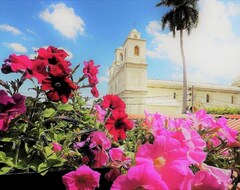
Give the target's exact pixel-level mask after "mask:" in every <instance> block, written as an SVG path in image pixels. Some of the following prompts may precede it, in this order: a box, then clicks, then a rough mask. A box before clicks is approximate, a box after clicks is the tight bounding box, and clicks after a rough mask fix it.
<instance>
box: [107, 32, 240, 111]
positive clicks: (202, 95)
mask: <svg viewBox="0 0 240 190" xmlns="http://www.w3.org/2000/svg"><path fill="white" fill-rule="evenodd" d="M147 66H148V65H147V63H146V40H144V39H142V38H141V36H140V33H139V32H138V31H137V30H136V29H133V30H132V31H131V32H130V34H129V36H128V37H127V39H126V40H125V42H124V43H123V45H122V46H121V47H119V48H117V49H116V50H115V60H114V61H113V63H112V65H111V67H110V68H109V73H110V78H109V82H108V93H110V94H117V95H119V96H120V97H121V98H122V99H123V100H124V102H125V103H126V107H127V109H126V111H127V113H128V114H143V113H144V110H147V111H149V112H151V113H155V112H159V113H163V114H173V115H174V114H180V113H181V110H182V82H178V81H166V80H158V79H156V80H150V79H148V78H147ZM188 86H189V91H188V100H187V101H188V108H189V109H191V107H192V106H194V107H197V108H209V107H233V108H234V107H240V77H239V78H238V79H236V80H235V81H234V82H233V83H232V85H228V86H224V85H208V84H195V83H194V84H191V83H188Z"/></svg>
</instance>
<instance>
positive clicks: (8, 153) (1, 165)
mask: <svg viewBox="0 0 240 190" xmlns="http://www.w3.org/2000/svg"><path fill="white" fill-rule="evenodd" d="M36 91H37V92H38V93H41V91H38V90H37V89H36ZM38 93H37V95H36V97H35V98H33V97H28V98H27V100H26V107H27V112H26V113H25V114H22V115H19V116H18V117H17V118H15V119H13V120H12V121H11V123H10V126H9V129H8V130H7V131H0V136H1V138H0V175H1V174H6V173H14V172H31V171H34V172H38V173H40V174H41V175H45V174H46V173H47V172H48V171H52V170H54V171H56V170H62V169H72V168H74V169H75V168H77V167H78V165H79V160H78V161H77V162H71V161H70V160H73V159H74V158H71V157H73V156H72V155H78V156H79V158H81V155H79V153H78V152H77V151H76V150H75V149H74V148H73V143H74V142H79V141H81V139H82V136H83V135H84V133H86V132H88V131H92V130H94V129H95V128H96V127H98V126H99V125H100V124H99V123H98V124H96V123H97V122H96V117H95V116H93V113H92V111H93V110H92V109H87V108H86V107H85V104H86V102H85V100H83V98H82V97H80V96H77V97H74V98H72V101H69V102H68V103H67V104H63V103H61V102H57V103H56V102H50V101H49V100H48V99H47V98H45V99H44V100H43V99H41V98H39V97H40V95H39V94H38ZM52 143H59V144H61V145H62V148H63V151H62V152H63V153H62V154H60V152H54V151H53V144H52Z"/></svg>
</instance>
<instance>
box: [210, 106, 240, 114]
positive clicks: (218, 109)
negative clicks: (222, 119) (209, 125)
mask: <svg viewBox="0 0 240 190" xmlns="http://www.w3.org/2000/svg"><path fill="white" fill-rule="evenodd" d="M206 111H207V113H208V114H217V115H226V114H240V108H230V107H216V108H206Z"/></svg>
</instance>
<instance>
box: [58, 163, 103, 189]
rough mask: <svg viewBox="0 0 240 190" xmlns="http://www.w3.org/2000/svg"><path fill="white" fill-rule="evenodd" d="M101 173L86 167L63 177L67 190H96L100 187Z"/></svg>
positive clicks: (81, 167)
mask: <svg viewBox="0 0 240 190" xmlns="http://www.w3.org/2000/svg"><path fill="white" fill-rule="evenodd" d="M100 175H101V174H100V173H99V172H97V171H94V170H92V169H91V168H90V167H88V166H86V165H82V166H80V167H79V168H78V169H77V170H76V171H71V172H69V173H67V174H65V175H63V176H62V181H63V184H64V185H65V186H66V190H80V189H81V190H94V189H95V188H97V187H99V180H100Z"/></svg>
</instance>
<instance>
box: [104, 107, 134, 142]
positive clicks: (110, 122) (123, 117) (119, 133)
mask: <svg viewBox="0 0 240 190" xmlns="http://www.w3.org/2000/svg"><path fill="white" fill-rule="evenodd" d="M127 116H128V115H127V114H126V113H124V112H122V111H119V110H114V111H112V114H111V116H110V117H109V118H108V119H107V121H106V124H105V126H106V128H107V129H108V131H109V133H110V134H111V135H113V138H114V140H115V141H117V140H118V139H125V138H126V131H127V130H131V129H132V128H133V123H132V122H131V121H130V120H129V119H128V118H127Z"/></svg>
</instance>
